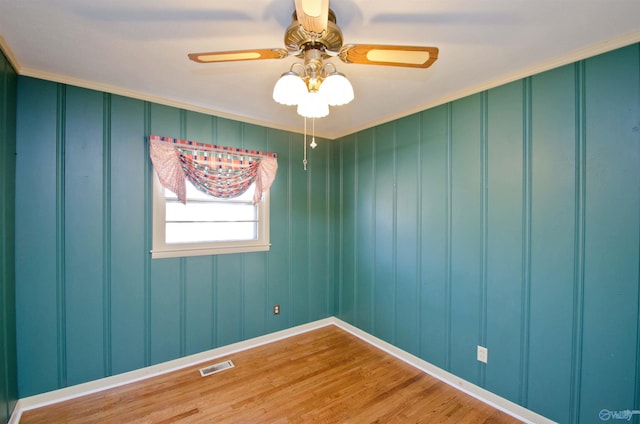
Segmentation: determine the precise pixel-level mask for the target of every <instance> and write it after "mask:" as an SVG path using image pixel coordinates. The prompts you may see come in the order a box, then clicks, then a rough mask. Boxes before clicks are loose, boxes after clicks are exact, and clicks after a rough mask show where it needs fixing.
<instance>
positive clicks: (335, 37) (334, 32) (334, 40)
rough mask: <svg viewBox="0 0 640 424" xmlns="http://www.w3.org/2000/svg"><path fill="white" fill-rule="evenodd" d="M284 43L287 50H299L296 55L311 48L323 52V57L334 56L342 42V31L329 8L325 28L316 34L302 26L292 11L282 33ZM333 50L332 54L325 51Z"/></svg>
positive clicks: (301, 54) (300, 55) (302, 54)
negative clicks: (289, 21) (289, 20)
mask: <svg viewBox="0 0 640 424" xmlns="http://www.w3.org/2000/svg"><path fill="white" fill-rule="evenodd" d="M284 44H285V46H287V49H289V51H293V52H295V51H299V53H298V54H297V56H298V57H300V58H303V57H304V56H305V54H304V51H305V50H309V49H313V50H320V51H322V52H323V58H324V59H326V58H329V57H331V56H335V55H336V54H337V52H338V51H339V50H340V48H341V47H342V44H343V39H342V31H341V30H340V28H338V25H337V24H336V15H335V13H333V10H331V9H329V18H328V20H327V28H326V30H324V31H323V32H322V33H320V34H317V33H315V32H310V31H307V30H305V29H304V28H302V25H300V23H299V22H298V19H297V16H296V13H295V12H294V13H293V16H292V18H291V25H289V27H288V28H287V31H286V32H285V34H284ZM326 51H329V52H333V55H331V54H328V53H326Z"/></svg>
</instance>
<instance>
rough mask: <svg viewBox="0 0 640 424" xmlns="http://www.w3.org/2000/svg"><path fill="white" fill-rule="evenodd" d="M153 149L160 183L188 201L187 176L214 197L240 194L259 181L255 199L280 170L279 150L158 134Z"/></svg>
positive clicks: (153, 161) (152, 144)
mask: <svg viewBox="0 0 640 424" xmlns="http://www.w3.org/2000/svg"><path fill="white" fill-rule="evenodd" d="M149 153H150V156H151V162H152V163H153V167H154V168H155V170H156V172H157V174H158V179H159V180H160V183H161V184H162V185H163V186H164V187H166V188H168V189H169V190H171V191H173V192H174V193H175V194H176V195H177V196H178V200H179V201H180V202H182V203H186V202H187V194H186V192H187V189H186V185H185V184H186V183H185V181H186V179H188V180H189V181H190V182H191V183H192V184H193V185H194V186H195V187H196V188H198V190H200V191H202V192H204V193H207V194H210V195H211V196H213V197H218V198H223V199H228V198H233V197H238V196H240V195H241V194H242V193H244V192H245V191H247V189H248V188H249V186H251V184H253V183H254V182H255V184H256V187H255V194H254V196H253V203H254V204H256V203H258V202H259V201H260V200H261V199H262V193H264V192H266V191H267V190H269V188H270V187H271V184H272V183H273V180H274V179H275V177H276V172H277V170H278V161H277V156H276V154H275V153H265V152H259V151H257V150H246V149H240V148H235V147H224V146H216V145H212V144H204V143H197V142H195V141H188V140H180V139H175V138H170V137H161V136H158V135H151V136H149Z"/></svg>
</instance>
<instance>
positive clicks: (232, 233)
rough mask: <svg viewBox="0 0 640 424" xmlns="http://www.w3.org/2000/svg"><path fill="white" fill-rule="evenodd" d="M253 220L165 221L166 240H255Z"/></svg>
mask: <svg viewBox="0 0 640 424" xmlns="http://www.w3.org/2000/svg"><path fill="white" fill-rule="evenodd" d="M257 231H258V225H257V223H255V222H233V223H229V222H225V223H217V222H211V223H167V224H166V242H167V244H175V243H202V242H209V241H237V240H257V238H258V235H257Z"/></svg>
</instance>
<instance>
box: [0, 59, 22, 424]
mask: <svg viewBox="0 0 640 424" xmlns="http://www.w3.org/2000/svg"><path fill="white" fill-rule="evenodd" d="M16 87H17V79H16V73H15V71H14V70H13V68H12V67H11V65H10V64H9V62H8V61H7V59H6V58H5V56H4V55H3V54H2V52H1V51H0V423H6V422H7V421H8V420H9V416H10V415H11V411H13V408H14V406H15V402H16V399H17V398H18V378H17V360H16V316H15V266H14V262H15V236H14V218H15V182H16V179H15V169H16Z"/></svg>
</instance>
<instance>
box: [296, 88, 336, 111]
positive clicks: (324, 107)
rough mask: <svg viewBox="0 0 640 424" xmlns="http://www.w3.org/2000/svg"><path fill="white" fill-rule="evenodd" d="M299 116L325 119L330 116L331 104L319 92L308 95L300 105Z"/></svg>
mask: <svg viewBox="0 0 640 424" xmlns="http://www.w3.org/2000/svg"><path fill="white" fill-rule="evenodd" d="M298 114H299V115H302V116H304V117H306V118H323V117H325V116H327V115H328V114H329V104H328V103H327V99H326V97H325V96H324V95H323V94H322V93H320V92H318V91H312V92H309V93H307V95H306V96H304V97H303V99H302V101H300V103H299V104H298Z"/></svg>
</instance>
